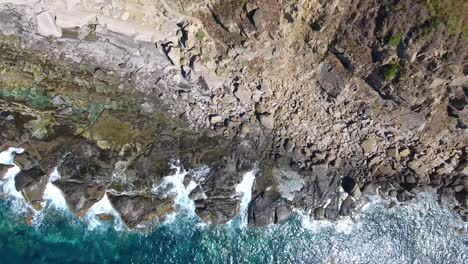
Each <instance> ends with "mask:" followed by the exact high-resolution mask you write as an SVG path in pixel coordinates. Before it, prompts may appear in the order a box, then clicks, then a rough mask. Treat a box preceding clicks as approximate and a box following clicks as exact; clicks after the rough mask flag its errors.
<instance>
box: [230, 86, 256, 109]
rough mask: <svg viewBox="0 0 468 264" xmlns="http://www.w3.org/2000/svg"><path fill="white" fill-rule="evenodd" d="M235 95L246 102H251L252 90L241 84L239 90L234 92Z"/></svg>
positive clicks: (243, 102) (245, 103) (242, 101)
mask: <svg viewBox="0 0 468 264" xmlns="http://www.w3.org/2000/svg"><path fill="white" fill-rule="evenodd" d="M234 95H235V96H236V97H237V99H239V101H240V102H241V103H242V104H244V105H247V104H250V103H251V99H252V92H251V91H250V90H249V89H248V88H247V87H245V86H243V85H241V86H240V87H239V88H238V89H237V91H235V92H234Z"/></svg>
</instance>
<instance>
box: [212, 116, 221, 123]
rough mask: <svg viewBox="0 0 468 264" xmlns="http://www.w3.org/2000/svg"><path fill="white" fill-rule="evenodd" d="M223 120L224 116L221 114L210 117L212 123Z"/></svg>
mask: <svg viewBox="0 0 468 264" xmlns="http://www.w3.org/2000/svg"><path fill="white" fill-rule="evenodd" d="M222 121H223V118H222V117H221V116H219V115H215V116H212V117H210V123H211V124H217V123H220V122H222Z"/></svg>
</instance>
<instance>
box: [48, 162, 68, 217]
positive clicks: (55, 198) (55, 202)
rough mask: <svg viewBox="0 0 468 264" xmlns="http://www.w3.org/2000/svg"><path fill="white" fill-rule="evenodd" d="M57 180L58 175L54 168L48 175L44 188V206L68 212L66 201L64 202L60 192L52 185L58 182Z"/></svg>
mask: <svg viewBox="0 0 468 264" xmlns="http://www.w3.org/2000/svg"><path fill="white" fill-rule="evenodd" d="M59 179H60V174H59V172H58V170H57V167H56V168H54V170H53V172H52V173H51V174H50V176H49V182H47V185H46V188H45V190H44V196H43V198H44V202H46V205H45V206H47V205H49V206H53V207H55V208H56V209H58V210H68V205H67V201H66V200H65V197H64V196H63V193H62V191H61V190H60V189H59V188H58V187H57V186H55V185H54V184H53V183H52V182H55V181H58V180H59Z"/></svg>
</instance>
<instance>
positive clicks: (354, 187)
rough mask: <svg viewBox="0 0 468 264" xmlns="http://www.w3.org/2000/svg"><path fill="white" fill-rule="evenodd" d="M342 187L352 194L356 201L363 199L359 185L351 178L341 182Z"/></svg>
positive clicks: (345, 178)
mask: <svg viewBox="0 0 468 264" xmlns="http://www.w3.org/2000/svg"><path fill="white" fill-rule="evenodd" d="M341 186H342V187H343V190H344V191H345V192H347V193H348V194H350V195H351V196H352V197H354V198H355V199H359V197H361V190H360V188H359V185H358V184H357V183H356V180H355V179H353V178H350V177H344V178H343V179H342V180H341Z"/></svg>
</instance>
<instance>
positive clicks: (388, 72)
mask: <svg viewBox="0 0 468 264" xmlns="http://www.w3.org/2000/svg"><path fill="white" fill-rule="evenodd" d="M398 74H399V67H398V63H396V62H392V63H390V64H387V65H385V67H384V79H385V81H387V82H390V81H392V80H394V79H395V78H396V77H397V76H398Z"/></svg>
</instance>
